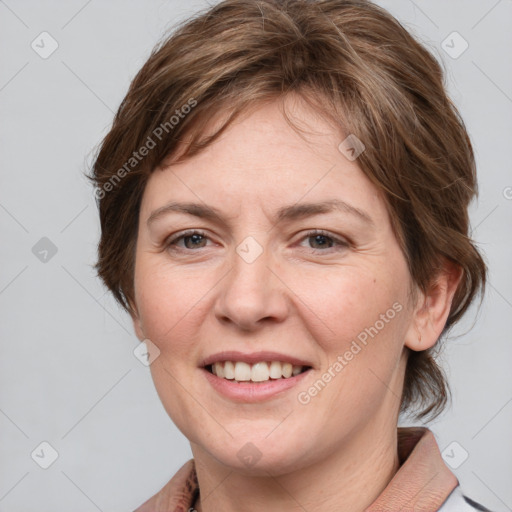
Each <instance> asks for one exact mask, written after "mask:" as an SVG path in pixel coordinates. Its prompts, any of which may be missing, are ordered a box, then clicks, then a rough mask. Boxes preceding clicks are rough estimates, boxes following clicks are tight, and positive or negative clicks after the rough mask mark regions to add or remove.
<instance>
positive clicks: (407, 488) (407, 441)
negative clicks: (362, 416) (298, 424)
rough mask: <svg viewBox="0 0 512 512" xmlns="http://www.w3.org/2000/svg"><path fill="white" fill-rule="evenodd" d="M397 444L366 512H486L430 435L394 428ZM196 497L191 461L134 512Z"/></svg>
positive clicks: (184, 504) (159, 511) (162, 509)
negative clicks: (394, 460)
mask: <svg viewBox="0 0 512 512" xmlns="http://www.w3.org/2000/svg"><path fill="white" fill-rule="evenodd" d="M397 441H398V458H399V462H400V468H399V469H398V471H397V472H396V473H395V475H394V476H393V478H392V479H391V481H390V482H389V483H388V485H387V486H386V488H385V489H384V490H383V491H382V493H381V494H380V495H379V496H378V497H377V499H376V500H375V501H374V502H373V503H372V504H371V505H370V506H369V507H367V508H366V510H365V512H397V511H401V512H413V511H414V512H420V511H421V512H475V511H478V512H490V511H489V510H488V509H486V508H485V507H483V506H482V505H480V504H479V503H476V502H475V501H473V500H471V499H470V498H468V497H467V496H465V495H464V494H463V493H462V490H461V488H460V485H459V482H458V480H457V478H456V477H455V475H454V474H453V473H452V472H451V471H450V469H449V468H448V466H447V465H446V464H445V463H444V461H443V458H442V456H441V453H440V451H439V448H438V446H437V442H436V440H435V437H434V434H433V433H432V432H431V431H430V430H429V429H427V428H424V427H407V428H398V429H397ZM198 495H199V484H198V481H197V474H196V471H195V464H194V459H190V460H189V461H187V462H186V463H185V464H184V465H183V466H182V467H181V468H180V469H179V470H178V472H177V473H176V474H175V475H174V476H173V477H172V478H171V480H170V481H169V482H168V483H167V484H166V485H165V486H164V487H163V488H162V489H161V490H160V491H159V492H158V493H157V494H155V495H154V496H153V497H152V498H150V499H149V500H147V501H146V502H145V503H143V504H142V505H141V506H140V507H139V508H137V509H136V510H135V511H134V512H193V511H194V503H195V501H196V499H197V497H198Z"/></svg>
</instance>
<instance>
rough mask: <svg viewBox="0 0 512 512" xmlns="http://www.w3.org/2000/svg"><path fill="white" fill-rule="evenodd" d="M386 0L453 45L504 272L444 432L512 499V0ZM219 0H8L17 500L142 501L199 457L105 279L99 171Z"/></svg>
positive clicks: (452, 65)
mask: <svg viewBox="0 0 512 512" xmlns="http://www.w3.org/2000/svg"><path fill="white" fill-rule="evenodd" d="M378 3H380V4H381V5H383V6H384V7H386V8H388V9H389V10H390V11H391V12H392V13H393V14H394V15H395V16H397V17H398V18H399V19H400V20H401V21H402V22H403V23H404V24H405V25H406V26H407V27H409V28H410V29H411V30H413V31H414V32H415V33H416V34H417V35H418V36H419V37H420V38H421V40H422V41H424V42H425V43H426V44H427V45H428V46H429V47H430V48H431V49H432V50H433V51H434V52H435V53H436V55H438V56H439V58H440V59H442V61H443V63H444V66H445V68H446V70H447V82H448V86H449V90H450V92H451V95H452V97H453V99H454V101H455V103H456V104H457V106H458V107H459V109H460V111H461V113H462V116H463V118H464V120H465V122H466V124H467V126H468V130H469V132H470V135H471V137H472V140H473V143H474V145H475V150H476V156H477V162H478V172H479V182H480V198H479V201H478V203H475V204H473V206H472V210H471V220H472V226H473V237H474V238H475V239H476V240H477V242H478V243H479V247H480V248H481V249H482V250H483V252H484V253H485V257H486V260H487V262H488V265H489V267H490V283H489V286H488V292H487V294H486V297H485V300H484V303H483V305H482V308H481V310H480V313H479V314H478V315H477V314H476V309H475V308H473V309H472V310H471V311H470V312H469V314H468V317H467V319H466V320H465V322H464V324H463V325H461V327H460V328H459V329H457V331H456V333H459V334H460V333H462V335H461V336H460V337H458V338H457V339H451V340H449V342H448V344H447V349H446V351H445V354H444V357H443V359H444V360H445V361H446V367H447V370H448V373H449V375H450V380H451V383H452V388H453V391H454V401H453V404H452V406H451V408H450V409H449V410H448V412H447V413H445V414H444V415H443V416H442V417H441V418H440V419H438V420H437V421H436V422H435V423H433V424H431V428H432V430H433V431H434V433H435V434H436V436H437V439H438V441H439V445H440V448H441V449H442V450H444V454H445V460H446V461H447V462H448V463H449V464H450V465H452V467H453V468H454V472H455V474H456V475H457V477H458V478H459V480H460V482H461V485H462V487H463V490H464V492H465V493H466V494H468V495H469V496H471V497H472V498H473V499H475V500H477V501H480V502H482V503H483V504H485V505H486V506H488V507H490V508H491V509H492V510H494V511H507V510H512V486H511V485H510V484H511V483H512V436H511V435H510V432H511V431H512V429H511V427H512V372H511V371H510V363H511V361H512V337H511V334H510V332H511V327H512V320H511V319H512V275H511V272H510V264H511V262H512V242H511V240H510V236H511V234H512V233H511V227H512V172H511V164H510V156H509V152H510V148H511V146H512V115H511V114H512V64H511V59H510V49H511V48H512V31H511V30H510V27H511V26H512V1H511V0H498V1H497V0H472V1H470V0H450V2H446V1H445V0H428V1H427V0H415V1H411V0H393V1H392V0H387V1H380V2H378ZM204 7H207V3H206V2H205V1H199V0H170V1H169V0H168V1H166V2H164V1H160V0H149V1H147V0H146V1H142V0H136V1H135V0H132V1H126V0H125V1H121V0H115V1H108V2H106V1H103V2H100V1H98V0H89V1H86V0H72V1H68V2H57V1H50V0H42V1H41V0H38V1H35V0H18V1H15V0H0V62H1V66H0V109H1V113H0V116H1V117H0V119H1V123H0V172H1V188H0V226H1V230H2V231H1V233H2V243H0V257H1V265H0V315H1V316H0V337H1V338H0V339H1V357H0V512H1V511H9V512H18V511H23V512H30V511H36V510H37V511H38V512H43V511H52V512H60V511H64V510H74V511H75V512H85V511H96V510H100V511H105V512H107V511H112V512H117V511H122V510H124V511H126V510H133V509H134V508H135V507H136V506H138V505H139V504H141V503H142V502H143V501H145V500H146V499H147V498H149V497H150V496H151V495H153V494H154V493H155V492H156V491H157V490H159V489H160V488H161V487H162V486H163V485H164V484H165V483H166V482H167V481H168V479H169V478H170V477H171V476H172V475H173V474H174V472H175V471H176V470H177V469H178V468H179V467H180V466H181V465H182V464H183V463H184V462H185V461H186V460H187V459H188V458H190V457H191V452H190V449H189V446H188V442H187V440H186V439H185V438H184V437H183V435H182V434H181V433H180V432H179V431H178V430H177V428H176V427H175V426H174V425H173V424H172V422H171V420H170V419H169V418H168V416H167V414H166V413H165V411H164V409H163V407H162V406H161V404H160V402H159V399H158V397H157V394H156V391H155V390H154V387H153V383H152V381H151V377H150V373H149V369H148V368H146V367H145V366H143V365H142V364H141V363H140V362H139V361H138V360H137V359H136V358H135V357H134V355H133V350H134V348H135V347H136V346H137V344H138V340H137V338H136V337H135V335H134V333H133V331H132V325H131V322H130V319H129V318H128V316H127V315H125V314H124V313H123V312H122V311H121V310H120V309H119V308H118V307H117V306H116V304H115V303H114V301H113V299H112V298H111V297H110V295H109V294H108V293H106V292H105V290H104V289H103V288H102V286H101V284H100V282H99V280H98V279H97V278H96V277H95V275H94V271H93V269H92V265H93V264H94V262H95V256H96V244H97V241H98V237H99V222H98V218H97V211H96V205H95V202H94V199H93V194H92V189H91V188H90V186H89V184H88V183H87V182H86V180H85V179H84V177H83V172H84V171H86V170H87V169H88V165H89V164H90V162H91V154H92V150H93V149H94V147H95V146H96V145H97V144H98V143H99V142H100V140H101V138H102V136H104V135H105V134H106V133H107V131H108V127H109V125H110V123H111V120H112V117H113V112H115V110H116V109H117V107H118V105H119V103H120V101H121V100H122V98H123V96H124V95H125V93H126V91H127V87H128V85H129V83H130V80H131V79H132V78H133V77H134V75H135V73H136V72H137V70H138V69H139V68H140V66H141V65H142V64H143V63H144V61H145V60H146V58H147V57H148V56H149V53H150V50H151V48H152V47H153V45H154V44H155V43H156V42H157V40H158V39H159V38H160V36H161V35H162V34H163V32H164V30H166V29H168V28H169V27H171V26H172V25H174V24H175V23H176V22H177V21H179V20H181V19H183V18H185V17H187V16H189V15H190V14H193V13H195V12H196V11H197V10H199V9H201V8H204ZM43 32H46V33H47V34H41V33H43ZM454 32H456V34H454ZM443 41H444V43H443ZM466 46H467V48H466ZM475 322H476V323H475ZM473 323H475V325H474V326H473V328H472V329H471V330H469V328H470V327H471V325H472V324H473ZM454 334H455V331H454ZM43 442H46V443H49V445H46V444H43V445H41V443H43ZM42 466H43V467H44V466H48V468H47V469H44V468H43V467H42Z"/></svg>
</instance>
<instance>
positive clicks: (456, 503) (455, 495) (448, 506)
mask: <svg viewBox="0 0 512 512" xmlns="http://www.w3.org/2000/svg"><path fill="white" fill-rule="evenodd" d="M438 512H491V511H490V510H489V509H488V508H486V507H484V506H483V505H480V503H477V502H476V501H474V500H472V499H471V498H469V497H468V496H466V495H465V494H464V493H463V492H462V489H461V487H460V485H458V486H457V487H455V489H454V490H453V491H452V492H451V494H450V495H449V496H448V498H447V499H446V501H445V502H444V503H443V504H442V505H441V508H440V509H439V511H438Z"/></svg>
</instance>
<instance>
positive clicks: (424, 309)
mask: <svg viewBox="0 0 512 512" xmlns="http://www.w3.org/2000/svg"><path fill="white" fill-rule="evenodd" d="M461 278H462V268H461V267H460V266H459V265H457V264H456V263H453V262H451V261H449V260H447V259H444V262H443V267H442V269H441V270H440V271H439V273H438V275H437V276H436V277H435V279H434V280H433V282H432V283H431V285H430V286H429V289H428V291H427V293H420V296H419V298H418V303H417V305H416V309H415V312H414V314H413V319H412V322H411V325H410V327H409V330H408V332H407V335H406V339H405V340H406V341H405V346H407V347H408V348H410V349H411V350H416V351H419V350H426V349H428V348H431V347H433V346H434V345H435V344H436V341H437V340H438V338H439V336H440V335H441V333H442V332H443V329H444V326H445V325H446V321H447V319H448V315H449V314H450V308H451V305H452V300H453V296H454V295H455V292H456V291H457V287H458V285H459V283H460V280H461Z"/></svg>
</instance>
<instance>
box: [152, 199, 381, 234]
mask: <svg viewBox="0 0 512 512" xmlns="http://www.w3.org/2000/svg"><path fill="white" fill-rule="evenodd" d="M333 211H339V212H343V213H348V214H350V215H353V216H355V217H357V218H359V219H360V220H362V221H363V222H365V223H366V224H368V225H370V226H372V227H375V222H374V221H373V219H372V218H371V217H370V215H368V213H366V212H365V211H364V210H361V209H359V208H357V207H355V206H353V205H351V204H349V203H346V202H345V201H342V200H341V199H331V200H329V201H322V202H320V203H298V204H293V205H290V206H284V207H282V208H280V209H279V210H277V213H276V220H277V222H285V221H291V220H297V219H303V218H305V217H310V216H313V215H319V214H325V213H331V212H333ZM172 212H177V213H185V214H187V215H193V216H194V217H199V218H202V219H207V220H211V221H214V222H217V223H219V224H225V221H224V220H223V218H222V213H221V212H220V210H218V209H217V208H214V207H212V206H207V205H204V204H199V203H177V202H170V203H168V204H166V205H165V206H162V207H160V208H157V209H156V210H154V211H153V212H152V213H151V215H150V216H149V218H148V220H147V225H148V226H149V225H150V224H151V223H152V222H154V221H156V220H157V219H159V218H160V217H162V216H164V215H167V214H168V213H172Z"/></svg>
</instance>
